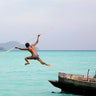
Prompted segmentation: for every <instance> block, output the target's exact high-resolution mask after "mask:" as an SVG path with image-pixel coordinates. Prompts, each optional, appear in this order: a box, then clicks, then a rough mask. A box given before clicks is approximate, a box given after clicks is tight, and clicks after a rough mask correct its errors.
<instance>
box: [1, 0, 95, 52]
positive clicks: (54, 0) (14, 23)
mask: <svg viewBox="0 0 96 96" xmlns="http://www.w3.org/2000/svg"><path fill="white" fill-rule="evenodd" d="M37 34H41V37H40V41H39V44H38V45H37V47H38V48H39V49H41V50H96V0H0V43H3V42H9V41H18V42H20V43H23V42H27V41H28V42H30V43H33V42H35V40H36V38H35V37H36V36H37Z"/></svg>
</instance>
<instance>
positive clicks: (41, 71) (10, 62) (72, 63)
mask: <svg viewBox="0 0 96 96" xmlns="http://www.w3.org/2000/svg"><path fill="white" fill-rule="evenodd" d="M2 52H3V51H0V96H79V95H74V94H65V93H63V94H59V93H58V92H60V89H58V88H56V87H54V86H52V85H51V84H50V83H49V82H48V80H58V72H66V73H73V74H83V75H86V74H87V71H88V69H90V75H94V74H95V71H96V51H92V50H89V51H81V50H79V51H78V50H77V51H76V50H74V51H71V50H70V51H68V50H66V51H65V50H64V51H63V50H62V51H59V50H58V51H52V50H51V51H38V54H39V56H40V57H41V58H42V60H43V61H45V62H47V63H50V64H51V66H50V67H47V66H44V65H41V64H40V63H39V62H38V61H36V60H31V61H30V62H31V64H30V65H24V63H25V61H24V57H26V56H30V53H29V52H27V51H20V50H19V51H18V50H17V51H11V52H8V53H7V52H5V54H3V55H2ZM53 92H55V93H53Z"/></svg>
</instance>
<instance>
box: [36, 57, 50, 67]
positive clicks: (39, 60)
mask: <svg viewBox="0 0 96 96" xmlns="http://www.w3.org/2000/svg"><path fill="white" fill-rule="evenodd" d="M37 60H38V61H39V62H40V63H41V64H43V65H46V66H51V65H50V64H47V63H45V62H43V61H42V60H41V59H40V58H39V59H37Z"/></svg>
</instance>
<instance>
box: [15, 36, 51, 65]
mask: <svg viewBox="0 0 96 96" xmlns="http://www.w3.org/2000/svg"><path fill="white" fill-rule="evenodd" d="M39 37H40V35H38V36H37V40H36V42H35V43H34V44H32V45H30V44H29V43H26V44H25V46H26V48H19V47H15V48H16V49H19V50H28V51H29V52H30V53H31V54H32V56H28V57H26V58H25V61H26V63H25V65H27V64H30V62H29V60H30V59H34V60H38V61H39V62H40V63H41V64H43V65H46V66H50V64H47V63H45V62H43V61H42V60H41V59H40V57H39V55H38V54H37V50H36V48H35V46H36V45H37V43H38V42H39Z"/></svg>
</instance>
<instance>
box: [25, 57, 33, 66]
mask: <svg viewBox="0 0 96 96" xmlns="http://www.w3.org/2000/svg"><path fill="white" fill-rule="evenodd" d="M28 59H32V56H29V57H26V58H25V61H26V63H25V65H27V64H30V62H29V61H28Z"/></svg>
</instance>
